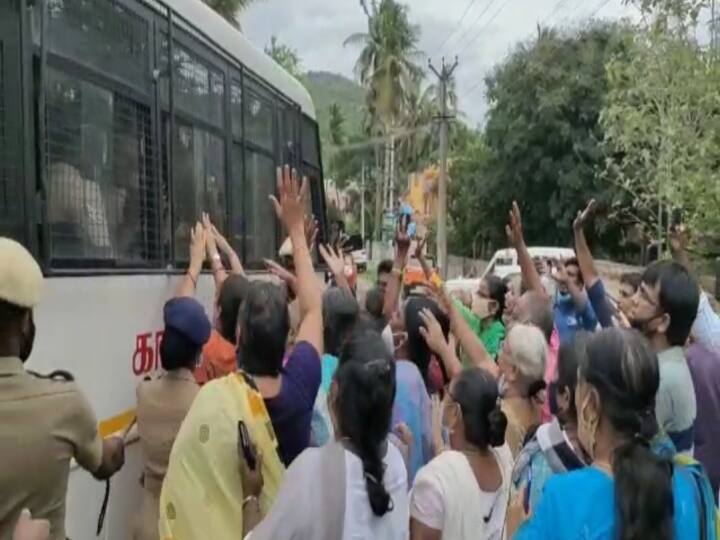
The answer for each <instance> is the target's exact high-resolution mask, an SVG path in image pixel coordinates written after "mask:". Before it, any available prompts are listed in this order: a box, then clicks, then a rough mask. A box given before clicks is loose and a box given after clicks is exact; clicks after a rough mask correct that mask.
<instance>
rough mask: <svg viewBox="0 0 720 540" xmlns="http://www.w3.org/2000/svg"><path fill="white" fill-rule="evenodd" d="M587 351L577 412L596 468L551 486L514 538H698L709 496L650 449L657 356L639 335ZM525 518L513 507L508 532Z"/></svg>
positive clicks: (606, 338)
mask: <svg viewBox="0 0 720 540" xmlns="http://www.w3.org/2000/svg"><path fill="white" fill-rule="evenodd" d="M585 351H586V352H585V355H584V357H583V358H582V359H581V362H580V367H579V370H578V382H577V388H576V392H575V406H576V409H577V415H578V436H579V439H580V443H581V444H582V446H583V448H584V450H585V452H586V453H587V454H588V455H589V456H590V459H591V460H592V466H590V467H586V468H583V469H579V470H576V471H573V472H571V473H568V474H564V475H556V476H554V477H552V478H550V479H549V480H548V482H547V483H546V484H545V490H544V492H543V495H542V498H541V499H540V503H539V504H538V507H537V508H536V509H534V510H533V511H532V512H533V514H532V517H530V519H529V520H528V521H526V522H525V523H524V524H523V525H522V526H521V528H520V529H519V530H518V532H517V534H515V536H514V538H515V539H516V540H528V539H532V540H534V539H551V538H552V539H553V540H571V539H572V540H574V539H576V538H581V537H582V538H585V537H588V538H590V537H591V538H593V539H595V540H615V539H620V540H640V539H645V538H648V539H650V538H652V539H653V540H672V539H674V538H683V539H684V538H688V539H691V538H692V539H695V538H700V534H699V531H700V522H701V521H700V520H701V512H700V508H699V505H698V498H699V496H700V497H701V496H702V493H703V491H705V490H702V489H698V487H699V484H698V482H696V479H695V478H693V476H691V475H690V474H689V473H687V471H684V470H683V468H682V467H674V466H673V464H672V462H671V461H669V460H668V459H666V458H662V457H659V456H658V455H656V454H655V453H654V452H653V451H652V450H651V448H650V442H649V441H650V439H651V438H652V437H653V436H654V434H655V433H656V431H657V424H656V422H655V418H654V407H655V395H656V394H657V390H658V386H659V384H660V375H659V369H658V360H657V355H656V354H655V353H653V352H652V350H651V349H650V346H649V344H648V342H647V341H646V340H645V339H644V338H643V337H642V336H641V335H640V334H638V333H636V332H635V331H629V330H620V329H616V328H612V329H606V330H603V331H601V332H598V333H596V334H593V335H592V336H590V337H589V338H588V341H587V344H586V349H585ZM708 491H709V490H708ZM524 514H525V509H524V508H523V506H522V501H518V502H517V503H515V504H513V505H511V507H510V511H509V514H508V527H509V528H511V529H512V528H514V523H517V522H518V521H522V520H523V518H525V517H526V516H525V515H524ZM710 517H711V516H707V519H709V518H710ZM703 526H706V523H703ZM590 533H591V534H590ZM588 534H590V536H587V535H588Z"/></svg>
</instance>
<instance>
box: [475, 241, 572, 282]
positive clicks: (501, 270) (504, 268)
mask: <svg viewBox="0 0 720 540" xmlns="http://www.w3.org/2000/svg"><path fill="white" fill-rule="evenodd" d="M528 251H529V252H530V257H532V258H533V259H536V258H543V259H569V258H571V257H574V256H575V251H574V250H573V249H570V248H559V247H531V248H528ZM519 273H520V265H519V264H518V260H517V252H516V251H515V248H507V249H500V250H498V251H496V252H495V255H493V258H492V259H491V260H490V263H489V264H488V266H487V268H486V269H485V272H484V273H483V275H482V277H483V278H484V277H485V276H489V275H491V274H493V275H496V276H498V277H500V278H505V277H507V276H509V275H511V274H519Z"/></svg>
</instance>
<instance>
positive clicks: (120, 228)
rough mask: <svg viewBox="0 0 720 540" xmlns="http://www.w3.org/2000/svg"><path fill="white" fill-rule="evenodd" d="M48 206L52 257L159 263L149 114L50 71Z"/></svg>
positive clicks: (145, 109) (120, 263)
mask: <svg viewBox="0 0 720 540" xmlns="http://www.w3.org/2000/svg"><path fill="white" fill-rule="evenodd" d="M46 85H47V86H46V89H45V90H46V111H45V112H46V148H45V166H46V173H47V174H46V178H45V181H46V204H47V220H48V223H49V229H50V245H51V255H52V257H53V258H54V259H56V260H58V259H59V260H66V259H72V260H74V259H100V260H106V261H112V262H113V263H114V264H117V265H118V266H126V265H136V264H140V265H144V264H147V263H151V262H153V261H156V260H158V259H159V255H160V253H159V245H158V243H159V231H158V223H159V219H158V218H159V216H158V215H157V214H158V204H157V200H156V198H157V192H156V189H155V184H154V178H155V175H154V172H155V171H154V166H155V155H154V153H155V151H156V150H155V145H154V144H153V137H152V125H151V115H150V109H149V107H146V106H144V105H142V104H139V103H136V102H135V101H132V100H130V99H127V98H125V97H123V96H120V95H119V94H117V93H114V92H112V91H110V90H107V89H105V88H102V87H100V86H97V85H94V84H91V83H88V82H85V81H82V80H79V79H77V78H74V77H71V76H68V75H66V74H64V73H61V72H60V71H57V70H55V69H52V68H48V71H47V82H46Z"/></svg>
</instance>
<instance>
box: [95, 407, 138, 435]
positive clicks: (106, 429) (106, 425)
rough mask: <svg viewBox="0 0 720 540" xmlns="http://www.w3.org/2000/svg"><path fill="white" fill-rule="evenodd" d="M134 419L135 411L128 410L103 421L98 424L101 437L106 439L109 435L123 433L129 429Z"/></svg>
mask: <svg viewBox="0 0 720 540" xmlns="http://www.w3.org/2000/svg"><path fill="white" fill-rule="evenodd" d="M134 418H135V409H128V410H127V411H125V412H122V413H120V414H117V415H115V416H111V417H110V418H106V419H105V420H102V421H101V422H100V423H99V424H98V431H99V432H100V436H101V437H103V438H104V437H107V436H108V435H112V434H113V433H117V432H118V431H123V430H125V429H127V428H128V426H129V425H130V423H131V422H132V421H133V419H134Z"/></svg>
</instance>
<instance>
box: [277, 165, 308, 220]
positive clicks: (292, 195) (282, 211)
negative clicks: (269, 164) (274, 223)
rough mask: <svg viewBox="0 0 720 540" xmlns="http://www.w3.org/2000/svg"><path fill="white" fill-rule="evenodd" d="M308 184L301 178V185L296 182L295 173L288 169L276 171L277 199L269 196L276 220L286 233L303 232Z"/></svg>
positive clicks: (305, 179)
mask: <svg viewBox="0 0 720 540" xmlns="http://www.w3.org/2000/svg"><path fill="white" fill-rule="evenodd" d="M307 191H308V182H307V178H305V177H303V179H302V183H300V182H299V181H298V175H297V171H296V170H295V169H292V171H291V170H290V167H288V166H287V165H285V167H283V168H280V167H278V169H277V193H278V197H275V196H274V195H270V199H271V201H272V203H273V206H274V207H275V213H276V214H277V217H278V219H279V220H280V221H281V222H282V223H283V225H285V228H286V229H287V230H288V231H292V230H294V229H298V228H299V229H300V230H302V231H303V233H304V232H305V200H306V198H307Z"/></svg>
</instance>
